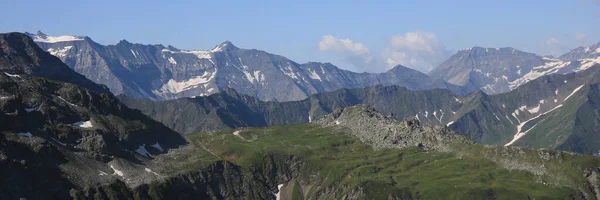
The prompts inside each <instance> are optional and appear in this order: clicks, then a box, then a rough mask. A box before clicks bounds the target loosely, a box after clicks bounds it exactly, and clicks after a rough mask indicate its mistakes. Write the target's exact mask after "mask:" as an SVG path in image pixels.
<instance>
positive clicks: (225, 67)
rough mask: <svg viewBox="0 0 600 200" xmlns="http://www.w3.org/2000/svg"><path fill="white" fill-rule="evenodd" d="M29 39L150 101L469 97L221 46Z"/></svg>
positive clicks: (413, 79)
mask: <svg viewBox="0 0 600 200" xmlns="http://www.w3.org/2000/svg"><path fill="white" fill-rule="evenodd" d="M29 35H30V36H31V37H32V38H33V39H34V40H35V41H36V43H37V44H38V45H39V46H40V47H41V48H42V49H44V50H46V51H48V52H50V53H51V54H52V55H55V56H57V57H59V58H60V59H61V60H62V61H64V62H65V63H66V64H67V65H69V66H70V67H71V68H73V69H74V70H75V71H77V72H79V73H80V74H83V75H85V76H86V77H87V78H88V79H90V80H92V81H94V82H96V83H99V84H104V85H107V86H108V88H110V90H111V91H112V92H113V93H114V94H125V95H127V96H132V97H137V98H145V99H152V100H165V99H175V98H181V97H194V96H206V95H210V94H213V93H218V92H219V91H221V90H223V88H226V87H229V88H234V89H235V90H236V91H238V92H240V93H242V94H247V95H251V96H254V97H257V98H259V99H261V100H268V101H291V100H301V99H304V98H306V97H308V96H310V95H311V94H316V93H322V92H327V91H333V90H337V89H341V88H361V87H369V86H374V85H399V86H404V87H407V88H409V89H415V90H421V89H433V88H447V89H450V90H452V91H453V92H456V93H458V94H465V93H466V92H469V91H471V90H472V88H463V87H457V86H455V85H452V84H448V83H446V82H444V81H440V80H435V79H431V78H430V77H429V76H427V75H426V74H423V73H421V72H418V71H416V70H412V69H409V68H406V67H403V66H396V67H395V68H393V69H391V70H389V71H387V72H385V73H380V74H372V73H354V72H350V71H347V70H342V69H339V68H337V67H336V66H333V65H331V64H329V63H315V62H309V63H305V64H298V63H296V62H294V61H292V60H289V59H287V58H285V57H283V56H279V55H274V54H270V53H267V52H264V51H260V50H255V49H241V48H238V47H236V46H234V45H233V44H232V43H231V42H227V41H226V42H224V43H222V44H220V45H217V46H216V47H215V48H213V49H211V50H181V49H177V48H175V47H172V46H167V47H165V46H163V45H142V44H132V43H129V42H127V41H125V40H123V41H121V42H119V43H118V44H116V45H108V46H104V45H100V44H98V43H96V42H94V41H93V40H92V39H91V38H89V37H75V36H58V37H55V36H47V35H45V34H43V33H41V32H38V33H37V34H29Z"/></svg>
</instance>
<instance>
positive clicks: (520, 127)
mask: <svg viewBox="0 0 600 200" xmlns="http://www.w3.org/2000/svg"><path fill="white" fill-rule="evenodd" d="M560 107H562V104H560V105H558V106H556V107H554V108H552V109H550V110H549V111H547V112H545V113H542V114H540V115H538V116H535V117H532V118H531V119H528V120H527V121H524V122H523V123H519V125H517V134H515V136H514V138H513V139H512V140H511V141H510V142H508V143H506V144H505V145H504V146H510V145H512V144H513V143H515V142H516V141H517V140H519V139H520V138H521V137H523V136H524V135H525V134H527V132H529V131H530V130H531V129H533V128H535V126H537V124H535V125H534V126H532V127H531V128H529V129H528V130H527V131H525V132H521V131H522V130H521V129H523V126H525V124H527V122H530V121H531V120H534V119H537V118H539V117H541V116H542V115H545V114H548V113H550V112H552V111H554V110H556V109H558V108H560Z"/></svg>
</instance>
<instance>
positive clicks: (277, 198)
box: [275, 184, 283, 200]
mask: <svg viewBox="0 0 600 200" xmlns="http://www.w3.org/2000/svg"><path fill="white" fill-rule="evenodd" d="M282 187H283V184H279V185H277V193H275V199H276V200H279V199H281V197H280V196H281V195H280V194H281V188H282Z"/></svg>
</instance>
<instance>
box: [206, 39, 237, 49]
mask: <svg viewBox="0 0 600 200" xmlns="http://www.w3.org/2000/svg"><path fill="white" fill-rule="evenodd" d="M236 48H237V47H236V46H234V45H233V43H231V42H230V41H228V40H226V41H225V42H222V43H221V44H219V45H217V46H216V47H215V48H213V49H212V50H210V51H211V52H219V51H225V50H227V49H236Z"/></svg>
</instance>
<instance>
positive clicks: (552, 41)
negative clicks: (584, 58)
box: [540, 37, 570, 57]
mask: <svg viewBox="0 0 600 200" xmlns="http://www.w3.org/2000/svg"><path fill="white" fill-rule="evenodd" d="M569 50H570V48H569V47H568V46H567V45H565V44H564V43H563V42H562V41H560V40H559V39H557V38H555V37H550V38H548V39H547V40H546V41H544V42H543V43H542V44H541V45H540V52H541V53H542V54H544V55H552V56H555V57H558V56H560V55H562V54H564V53H566V52H568V51H569Z"/></svg>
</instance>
